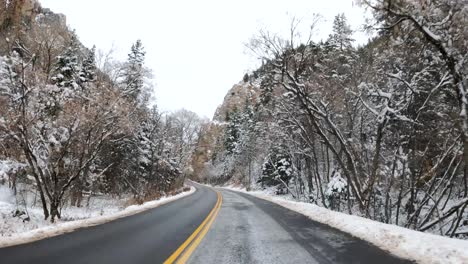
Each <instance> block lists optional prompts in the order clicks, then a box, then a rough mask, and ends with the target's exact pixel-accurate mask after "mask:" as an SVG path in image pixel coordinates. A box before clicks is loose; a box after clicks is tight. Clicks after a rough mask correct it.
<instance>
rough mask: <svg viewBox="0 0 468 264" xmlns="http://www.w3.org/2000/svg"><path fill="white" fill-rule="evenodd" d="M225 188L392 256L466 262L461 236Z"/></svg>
mask: <svg viewBox="0 0 468 264" xmlns="http://www.w3.org/2000/svg"><path fill="white" fill-rule="evenodd" d="M225 188H226V189H229V190H233V191H238V192H244V193H247V194H250V195H253V196H256V197H258V198H261V199H264V200H268V201H271V202H273V203H276V204H278V205H281V206H283V207H286V208H288V209H290V210H292V211H295V212H298V213H301V214H303V215H306V216H308V217H309V218H311V219H312V220H314V221H317V222H320V223H323V224H327V225H329V226H332V227H334V228H337V229H339V230H342V231H344V232H347V233H349V234H352V235H354V236H355V237H359V238H361V239H363V240H366V241H368V242H370V243H372V244H374V245H376V246H378V247H380V248H382V249H384V250H386V251H388V252H391V253H392V254H393V255H395V256H399V257H402V258H405V259H411V260H414V261H416V262H417V263H431V264H432V263H433V264H435V263H437V264H439V263H440V264H449V263H454V264H455V263H456V264H463V263H468V241H465V240H460V239H452V238H447V237H442V236H437V235H433V234H427V233H423V232H418V231H414V230H410V229H406V228H403V227H399V226H395V225H389V224H384V223H380V222H376V221H372V220H370V219H366V218H362V217H359V216H353V215H348V214H344V213H339V212H335V211H332V210H329V209H326V208H323V207H320V206H317V205H314V204H310V203H303V202H295V201H291V200H288V199H284V198H280V197H278V196H273V195H271V194H269V193H267V192H263V191H250V192H247V191H246V190H245V189H240V188H237V187H234V186H230V187H225Z"/></svg>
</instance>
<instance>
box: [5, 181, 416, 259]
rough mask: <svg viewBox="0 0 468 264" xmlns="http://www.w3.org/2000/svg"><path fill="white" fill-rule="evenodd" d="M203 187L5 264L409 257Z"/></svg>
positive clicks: (36, 246)
mask: <svg viewBox="0 0 468 264" xmlns="http://www.w3.org/2000/svg"><path fill="white" fill-rule="evenodd" d="M197 189H198V190H197V191H196V192H195V193H194V194H192V195H190V196H188V197H184V198H181V199H179V200H176V201H174V202H171V203H168V204H165V205H162V206H160V207H157V208H155V209H151V210H148V211H146V212H144V213H140V214H137V215H133V216H130V217H126V218H122V219H119V220H116V221H113V222H110V223H107V224H103V225H99V226H95V227H90V228H84V229H80V230H78V231H75V232H73V233H69V234H65V235H61V236H57V237H53V238H49V239H45V240H42V241H38V242H33V243H30V244H25V245H20V246H15V247H10V248H3V249H0V263H2V264H18V263H35V264H54V263H67V264H77V263H80V264H81V263H83V264H84V263H100V264H107V263H117V264H119V263H135V264H140V263H141V264H146V263H148V264H149V263H151V264H155V263H163V262H164V261H167V260H170V259H171V258H170V257H172V256H174V254H176V255H177V256H180V257H177V260H178V261H181V259H182V260H183V261H182V262H177V263H184V261H185V259H184V258H183V256H184V255H186V256H187V258H188V262H189V263H208V264H209V263H216V264H219V263H228V264H229V263H268V264H274V263H311V264H312V263H320V264H322V263H327V264H328V263H348V264H350V263H351V264H352V263H379V264H385V263H397V264H398V263H409V262H405V261H402V260H399V259H396V258H394V257H392V256H390V255H389V254H387V253H385V252H383V251H382V250H380V249H378V248H376V247H373V246H371V245H369V244H368V243H366V242H363V241H361V240H359V239H356V238H353V237H351V236H350V235H347V234H345V233H343V232H340V231H337V230H335V229H333V228H330V227H328V226H325V225H322V224H319V223H316V222H313V221H312V220H310V219H309V218H307V217H305V216H303V215H301V214H298V213H295V212H293V211H290V210H288V209H285V208H283V207H281V206H279V205H276V204H273V203H271V202H268V201H264V200H262V199H259V198H255V197H253V196H250V195H247V194H242V193H237V192H232V191H227V190H219V192H220V193H221V194H222V199H221V198H220V196H218V198H217V194H216V192H214V191H213V190H212V189H210V188H207V187H203V186H199V185H197ZM221 201H222V202H221ZM204 223H206V224H204ZM197 230H198V231H197ZM197 234H198V235H197ZM190 237H194V239H193V240H191V242H189V243H188V242H187V241H189V240H190ZM187 238H189V239H187ZM200 241H201V243H200ZM184 244H187V247H184ZM181 248H182V249H181ZM191 248H192V249H193V251H191ZM178 251H180V255H178V253H177V252H178ZM190 251H191V255H190V254H187V252H190ZM173 260H176V258H174V259H173ZM166 263H172V262H166Z"/></svg>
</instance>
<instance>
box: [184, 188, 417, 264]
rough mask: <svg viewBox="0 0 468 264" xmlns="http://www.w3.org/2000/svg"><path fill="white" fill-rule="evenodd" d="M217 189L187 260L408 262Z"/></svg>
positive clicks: (262, 203)
mask: <svg viewBox="0 0 468 264" xmlns="http://www.w3.org/2000/svg"><path fill="white" fill-rule="evenodd" d="M221 193H222V196H223V204H222V207H221V210H220V212H219V214H218V216H217V218H216V220H215V222H214V223H213V225H212V227H211V229H210V231H209V232H208V234H207V235H206V237H205V238H204V239H203V242H202V243H201V244H200V245H199V247H198V249H197V251H195V253H194V254H193V255H192V257H191V258H190V260H189V262H190V263H213V264H214V263H268V264H273V263H310V264H312V263H320V264H325V263H327V264H328V263H330V264H331V263H347V264H352V263H373V264H374V263H379V264H386V263H389V264H390V263H392V264H398V263H410V262H408V261H403V260H400V259H397V258H394V257H392V256H391V255H389V254H387V253H385V252H384V251H382V250H380V249H378V248H376V247H374V246H372V245H369V244H368V243H366V242H364V241H362V240H359V239H357V238H354V237H352V236H350V235H348V234H345V233H343V232H341V231H338V230H336V229H333V228H330V227H328V226H325V225H323V224H319V223H317V222H314V221H312V220H310V219H309V218H307V217H305V216H303V215H301V214H298V213H295V212H293V211H290V210H288V209H285V208H284V207H281V206H279V205H276V204H273V203H270V202H268V201H265V200H262V199H258V198H255V197H253V196H250V195H247V194H242V193H238V192H232V191H227V190H221Z"/></svg>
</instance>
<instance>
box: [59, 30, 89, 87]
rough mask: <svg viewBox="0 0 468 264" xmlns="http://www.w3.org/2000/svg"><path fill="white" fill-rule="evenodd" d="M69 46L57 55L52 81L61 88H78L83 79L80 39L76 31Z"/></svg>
mask: <svg viewBox="0 0 468 264" xmlns="http://www.w3.org/2000/svg"><path fill="white" fill-rule="evenodd" d="M67 46H68V47H67V48H66V49H65V52H64V53H63V54H62V55H60V56H58V57H57V63H56V65H55V75H54V76H53V77H52V81H53V82H54V84H55V85H57V86H58V87H60V88H70V89H73V90H76V89H78V88H79V87H80V85H81V83H82V80H81V78H80V71H81V65H80V61H79V52H80V47H79V41H78V39H77V37H76V35H75V34H74V33H73V34H72V35H71V38H70V41H69V43H68V45H67Z"/></svg>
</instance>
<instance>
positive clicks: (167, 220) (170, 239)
mask: <svg viewBox="0 0 468 264" xmlns="http://www.w3.org/2000/svg"><path fill="white" fill-rule="evenodd" d="M196 188H197V191H196V192H195V193H194V194H192V195H190V196H187V197H184V198H181V199H178V200H176V201H173V202H170V203H168V204H165V205H162V206H159V207H157V208H155V209H151V210H148V211H145V212H143V213H139V214H136V215H133V216H129V217H125V218H121V219H118V220H115V221H112V222H109V223H106V224H103V225H98V226H93V227H89V228H83V229H79V230H77V231H75V232H72V233H68V234H64V235H60V236H56V237H51V238H48V239H44V240H40V241H36V242H33V243H29V244H24V245H18V246H13V247H7V248H0V263H2V264H27V263H34V264H55V263H67V264H88V263H89V264H95V263H99V264H107V263H112V264H128V263H138V264H155V263H163V262H164V261H166V260H167V259H168V258H169V257H170V256H171V255H172V253H173V252H174V251H176V250H177V249H178V248H179V247H180V245H182V244H183V243H184V242H185V241H186V240H187V238H188V237H190V236H191V235H192V234H193V233H194V231H195V230H196V229H197V228H198V227H199V226H200V225H201V223H203V221H204V220H205V219H206V217H207V215H209V214H210V212H211V211H212V210H213V208H214V206H215V205H216V203H217V201H218V195H217V193H216V192H215V191H213V190H212V189H210V188H207V187H204V186H201V185H196Z"/></svg>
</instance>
